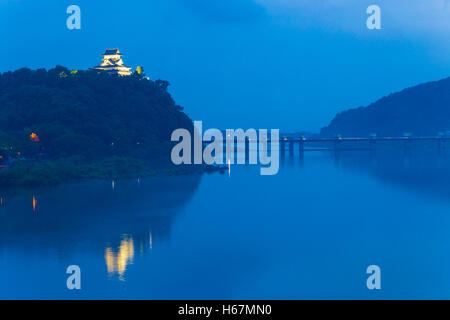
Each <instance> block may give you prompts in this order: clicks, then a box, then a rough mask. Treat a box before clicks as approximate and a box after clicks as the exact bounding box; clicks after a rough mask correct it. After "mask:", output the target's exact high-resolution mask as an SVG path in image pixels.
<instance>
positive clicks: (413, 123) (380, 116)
mask: <svg viewBox="0 0 450 320" xmlns="http://www.w3.org/2000/svg"><path fill="white" fill-rule="evenodd" d="M449 130H450V78H446V79H443V80H440V81H434V82H428V83H424V84H420V85H418V86H415V87H411V88H408V89H404V90H403V91H400V92H397V93H393V94H390V95H389V96H387V97H384V98H381V99H380V100H378V101H376V102H374V103H372V104H370V105H368V106H367V107H359V108H357V109H350V110H347V111H343V112H340V113H338V114H337V115H336V116H335V118H334V119H333V120H332V121H331V123H330V124H329V125H328V126H327V127H325V128H322V130H321V136H325V137H331V136H335V135H342V136H343V137H366V136H369V135H371V134H377V136H402V135H403V134H404V133H411V134H412V135H414V136H436V135H437V134H438V133H439V132H446V131H449Z"/></svg>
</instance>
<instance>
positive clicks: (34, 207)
mask: <svg viewBox="0 0 450 320" xmlns="http://www.w3.org/2000/svg"><path fill="white" fill-rule="evenodd" d="M36 205H37V200H36V198H35V196H33V212H36Z"/></svg>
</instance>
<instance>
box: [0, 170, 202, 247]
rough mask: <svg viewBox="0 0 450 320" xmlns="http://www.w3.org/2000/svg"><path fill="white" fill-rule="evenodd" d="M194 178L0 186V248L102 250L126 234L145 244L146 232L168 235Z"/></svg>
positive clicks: (196, 179)
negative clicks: (3, 187) (44, 185)
mask: <svg viewBox="0 0 450 320" xmlns="http://www.w3.org/2000/svg"><path fill="white" fill-rule="evenodd" d="M200 181H201V175H192V176H177V177H157V178H149V179H140V180H139V182H137V181H136V180H134V181H115V183H114V184H115V190H111V184H110V182H103V181H90V182H86V183H80V184H72V185H62V186H58V187H49V188H40V189H33V190H26V189H8V190H0V193H1V194H2V195H3V196H2V198H1V200H0V204H1V211H0V249H1V248H2V247H5V246H9V245H14V246H15V247H19V248H21V249H23V250H25V251H33V250H34V249H35V248H36V249H38V248H41V247H43V246H44V247H45V248H46V249H50V250H56V251H58V252H63V253H66V252H69V251H70V250H71V249H73V248H78V249H81V248H82V249H84V250H88V251H92V250H95V251H97V250H101V251H102V252H104V250H105V244H106V243H114V241H116V239H117V238H118V237H120V235H122V234H127V235H133V236H132V237H131V236H129V238H127V241H128V244H131V243H130V239H132V238H133V239H145V242H146V243H148V242H149V230H152V237H153V238H155V237H157V238H161V239H165V238H168V237H170V231H171V224H172V222H173V220H174V218H175V217H176V215H177V214H178V213H179V212H180V208H181V207H183V206H184V205H185V204H186V203H187V202H188V201H189V200H190V198H191V197H192V195H193V194H194V192H195V190H196V189H197V188H198V185H199V183H200ZM30 198H31V201H30ZM5 199H8V201H7V203H6V201H5ZM30 202H31V203H30ZM30 207H31V208H30ZM38 210H39V215H37V214H35V213H37V211H38ZM30 213H34V214H30ZM30 239H33V241H29V240H30ZM120 247H121V246H119V248H120ZM111 250H112V252H114V250H113V247H111ZM119 251H120V250H119Z"/></svg>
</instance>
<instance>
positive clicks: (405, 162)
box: [335, 148, 450, 200]
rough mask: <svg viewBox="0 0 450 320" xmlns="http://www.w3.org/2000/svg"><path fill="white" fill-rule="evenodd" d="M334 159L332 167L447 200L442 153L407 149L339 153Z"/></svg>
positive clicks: (449, 176) (448, 175)
mask: <svg viewBox="0 0 450 320" xmlns="http://www.w3.org/2000/svg"><path fill="white" fill-rule="evenodd" d="M336 158H338V159H339V160H338V161H337V162H336V165H337V166H338V167H340V168H342V169H344V170H350V171H354V172H358V173H362V172H365V173H368V174H370V175H372V176H373V177H375V178H376V179H378V180H380V181H383V182H385V183H388V184H391V185H394V186H400V187H402V188H405V189H408V190H413V191H415V192H417V193H420V194H423V195H428V196H434V197H439V198H443V199H446V200H450V188H449V184H448V181H450V161H449V158H448V156H447V155H446V153H439V154H438V153H436V152H432V151H430V150H426V149H420V148H419V149H414V148H410V149H408V152H404V151H401V150H399V151H393V150H389V151H386V150H378V151H377V152H364V151H362V152H361V151H355V152H339V153H338V156H335V159H336Z"/></svg>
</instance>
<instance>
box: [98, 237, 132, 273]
mask: <svg viewBox="0 0 450 320" xmlns="http://www.w3.org/2000/svg"><path fill="white" fill-rule="evenodd" d="M133 258H134V242H133V238H132V237H131V236H130V235H124V236H122V241H121V242H120V246H119V248H118V250H114V249H113V248H112V247H107V248H106V249H105V261H106V268H107V270H108V274H110V275H114V274H117V275H119V280H121V281H124V280H125V278H124V273H125V271H126V270H127V266H128V265H130V264H132V263H133Z"/></svg>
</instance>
